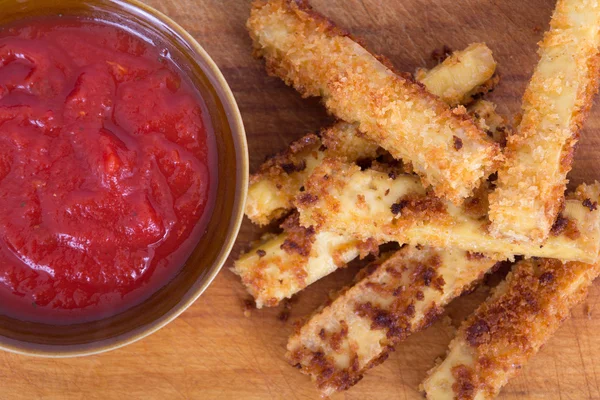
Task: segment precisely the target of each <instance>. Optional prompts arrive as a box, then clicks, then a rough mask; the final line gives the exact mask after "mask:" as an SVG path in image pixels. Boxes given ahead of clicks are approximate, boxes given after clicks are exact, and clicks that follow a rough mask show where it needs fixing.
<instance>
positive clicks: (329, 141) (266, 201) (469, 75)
mask: <svg viewBox="0 0 600 400" xmlns="http://www.w3.org/2000/svg"><path fill="white" fill-rule="evenodd" d="M461 59H462V60H464V61H463V62H461V61H460V60H461ZM451 60H452V62H445V63H443V64H441V65H440V66H439V67H437V68H436V69H434V70H432V71H431V73H432V75H428V73H427V72H423V73H422V77H421V79H427V81H426V84H425V86H426V88H427V89H428V90H429V91H430V92H431V93H433V94H435V95H438V96H440V97H441V98H442V99H443V100H444V101H447V102H450V101H453V98H461V97H462V98H463V101H470V99H471V95H470V94H469V93H473V92H479V93H482V92H484V91H487V90H491V85H494V84H495V82H497V80H495V79H490V80H488V81H486V82H484V83H483V87H475V88H473V85H477V84H478V83H479V82H481V81H482V80H483V79H485V77H486V76H487V75H488V73H485V71H488V70H492V72H493V69H494V68H495V65H496V63H495V61H494V59H493V57H492V56H491V50H489V49H488V48H487V47H486V46H485V45H484V44H475V45H471V46H469V47H467V48H466V49H464V50H462V51H457V52H455V53H454V54H453V55H452V56H451ZM478 71H484V72H478ZM476 72H478V73H476ZM491 81H493V82H491ZM469 90H470V92H469ZM465 91H466V92H467V93H465ZM444 93H445V94H446V95H445V96H444ZM478 103H482V106H480V107H478V108H477V110H476V111H478V112H479V114H480V115H481V116H479V117H476V118H474V120H475V123H476V124H477V125H478V126H479V127H480V128H481V129H482V130H484V131H486V133H488V135H489V133H490V131H487V130H486V129H493V131H494V135H493V136H491V137H492V138H493V139H494V140H496V137H497V136H498V135H497V134H496V130H495V129H494V125H493V123H494V122H495V121H498V119H500V120H502V117H500V116H498V115H497V114H495V106H494V105H493V104H492V103H489V102H483V101H479V102H477V103H476V104H475V105H474V106H476V105H477V104H478ZM483 104H485V107H484V106H483ZM472 107H473V106H472ZM472 107H470V108H472ZM469 113H470V114H471V115H473V113H474V112H472V111H469ZM486 121H487V124H486ZM482 124H483V125H482ZM499 130H500V128H498V131H499ZM320 135H321V142H319V138H318V137H317V135H314V134H307V135H305V136H304V137H303V138H301V139H299V140H297V141H295V142H293V143H292V144H290V146H289V148H288V149H286V150H284V151H283V152H281V153H279V154H277V155H275V156H273V157H271V158H269V159H268V160H267V161H266V162H265V163H263V165H261V167H260V168H259V170H258V171H257V172H256V173H255V174H253V175H252V176H251V177H250V187H249V192H248V201H247V206H246V215H247V216H248V217H249V218H250V220H251V221H252V222H254V223H256V224H259V225H266V224H268V223H269V222H270V221H272V220H275V219H277V218H280V217H282V216H284V215H285V214H287V213H288V212H290V211H291V210H292V209H293V197H294V196H295V195H296V193H297V192H298V190H299V189H300V188H301V187H302V185H303V184H304V180H305V179H306V178H307V177H308V175H309V173H310V172H311V171H312V169H313V168H314V166H315V165H316V164H318V163H319V162H320V160H321V159H322V158H323V157H324V156H325V153H324V152H326V154H327V156H330V157H338V158H343V159H346V160H348V161H360V160H369V159H373V158H375V157H377V156H378V155H379V153H381V152H383V150H382V149H381V148H380V147H379V146H378V145H377V144H376V143H374V142H373V141H372V140H370V139H368V138H367V137H366V136H365V134H363V133H362V132H360V131H359V130H358V124H349V123H347V122H343V121H338V122H336V123H335V124H333V125H332V126H330V127H328V128H325V129H323V130H322V131H321V133H320ZM501 136H502V135H501ZM498 137H500V136H498ZM502 137H503V136H502ZM453 140H454V148H455V149H456V143H460V144H461V146H462V139H460V138H458V137H453ZM319 143H322V146H319ZM323 146H324V147H323ZM390 157H391V156H390ZM407 167H408V165H407V164H403V167H402V168H403V169H404V170H405V171H406V172H408V169H409V168H407ZM410 172H412V167H411V168H410Z"/></svg>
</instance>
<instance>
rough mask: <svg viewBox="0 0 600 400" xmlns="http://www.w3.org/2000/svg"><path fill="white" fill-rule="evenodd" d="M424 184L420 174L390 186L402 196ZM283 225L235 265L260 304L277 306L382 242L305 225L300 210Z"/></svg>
mask: <svg viewBox="0 0 600 400" xmlns="http://www.w3.org/2000/svg"><path fill="white" fill-rule="evenodd" d="M422 187H423V186H422V185H421V183H420V181H419V179H418V178H417V177H416V176H408V178H407V179H406V180H405V184H404V185H397V186H396V187H395V188H394V189H391V190H390V195H391V196H396V197H402V196H405V195H408V194H410V193H413V192H415V191H418V190H423V189H422ZM283 228H284V233H282V234H280V235H277V236H275V237H273V238H269V239H268V240H266V241H264V243H262V244H259V245H258V246H254V247H253V248H252V250H250V251H249V252H247V253H246V254H244V255H242V256H241V257H240V258H239V259H238V260H236V261H235V263H234V266H233V269H232V271H233V272H234V273H235V274H237V275H239V276H240V277H241V279H242V283H243V284H244V286H245V287H246V289H247V290H248V292H249V293H250V294H251V295H252V297H254V300H255V303H256V307H257V308H261V307H263V306H267V307H273V306H276V305H277V304H279V302H280V301H281V300H283V299H285V298H289V297H292V296H293V295H294V294H296V293H297V292H299V291H300V290H302V289H304V288H305V287H307V286H308V285H310V284H311V283H313V282H315V281H317V280H318V279H321V278H323V277H325V276H327V275H329V274H330V273H332V272H333V271H335V270H336V269H338V268H340V267H343V266H345V265H346V264H347V263H348V262H350V261H352V260H353V259H355V258H356V257H358V256H359V255H362V256H363V257H364V256H366V255H368V254H369V253H370V252H372V253H376V252H377V250H378V244H377V243H375V242H374V241H373V240H370V239H366V240H364V241H361V240H360V239H355V238H354V237H353V236H352V235H345V234H343V233H342V234H339V233H333V232H326V231H319V232H315V230H314V229H312V228H302V227H301V226H300V224H299V223H298V214H292V216H290V217H289V218H288V219H287V220H286V222H285V223H284V224H283Z"/></svg>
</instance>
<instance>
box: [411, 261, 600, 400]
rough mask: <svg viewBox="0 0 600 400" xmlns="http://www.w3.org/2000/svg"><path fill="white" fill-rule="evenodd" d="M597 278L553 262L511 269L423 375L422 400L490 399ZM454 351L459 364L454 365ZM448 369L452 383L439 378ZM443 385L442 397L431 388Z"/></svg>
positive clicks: (589, 269)
mask: <svg viewBox="0 0 600 400" xmlns="http://www.w3.org/2000/svg"><path fill="white" fill-rule="evenodd" d="M599 273H600V265H599V264H595V265H589V264H584V263H580V262H569V263H565V264H563V263H562V262H560V261H558V260H552V259H531V260H524V261H521V262H519V263H518V264H516V265H515V267H514V268H513V271H512V272H511V273H510V274H509V276H508V277H507V278H506V281H505V282H503V283H502V284H500V285H499V286H498V287H497V288H496V290H495V291H494V292H493V294H492V295H491V296H490V298H489V299H488V300H486V302H484V303H483V304H482V305H481V306H480V307H479V308H478V309H477V310H476V311H475V312H474V313H473V314H472V315H471V316H470V317H469V318H467V320H466V321H465V322H464V323H463V324H462V325H461V327H460V329H459V331H458V333H457V336H456V338H455V339H454V340H453V341H452V343H451V344H450V350H449V355H448V358H447V359H446V360H445V361H443V362H442V364H440V365H439V366H436V367H435V368H434V369H432V370H431V371H430V372H429V373H428V378H427V379H426V380H425V381H424V383H423V384H422V388H423V390H424V391H425V393H426V396H427V398H437V397H438V396H442V397H444V396H447V397H448V398H456V399H464V400H467V399H473V398H475V397H476V396H478V395H483V396H482V397H483V398H485V399H491V398H493V397H495V396H496V395H497V394H498V392H499V391H500V389H501V388H502V386H504V385H505V384H506V382H508V380H509V379H510V378H511V377H513V376H514V375H516V374H517V372H518V371H519V370H520V369H521V368H522V367H523V366H524V365H525V364H526V363H527V362H528V361H529V359H531V357H533V356H534V355H535V354H536V353H537V352H538V351H539V349H540V348H541V347H542V346H543V345H544V344H545V343H546V342H547V341H548V340H549V339H550V338H551V337H552V335H553V334H554V333H555V332H556V330H557V329H558V328H559V326H560V324H561V322H562V321H564V320H565V319H567V318H568V317H569V313H570V310H571V309H572V308H573V307H574V306H575V305H577V304H579V303H580V302H581V301H582V300H583V299H584V298H585V296H586V295H587V289H588V287H589V286H590V285H591V284H592V282H593V280H594V279H595V278H596V277H597V276H598V274H599ZM460 348H462V349H461V350H459V349H460ZM463 349H464V350H463ZM459 351H460V353H461V354H462V356H461V357H460V358H458V357H457V360H460V361H458V362H456V363H453V361H454V358H453V355H454V354H458V352H459ZM453 352H454V353H453ZM444 363H452V364H450V365H444ZM447 367H451V368H450V371H451V375H452V376H451V377H448V376H444V375H446V374H447V372H446V371H447ZM442 374H443V375H442ZM442 381H443V382H444V384H443V391H444V392H443V394H442V393H440V392H439V391H438V390H439V389H441V386H440V385H436V382H442ZM430 390H431V391H434V390H435V391H436V397H431V396H430V393H429V391H430Z"/></svg>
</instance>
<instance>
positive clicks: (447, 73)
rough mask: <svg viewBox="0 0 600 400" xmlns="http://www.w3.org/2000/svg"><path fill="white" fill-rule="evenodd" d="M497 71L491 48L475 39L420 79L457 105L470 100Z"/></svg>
mask: <svg viewBox="0 0 600 400" xmlns="http://www.w3.org/2000/svg"><path fill="white" fill-rule="evenodd" d="M495 72H496V61H495V60H494V56H493V55H492V50H490V48H489V47H487V46H486V45H485V44H483V43H473V44H471V45H469V46H468V47H467V48H466V49H464V50H462V51H456V52H454V53H452V54H451V55H450V56H449V57H447V58H446V59H445V60H444V61H443V62H441V63H440V64H438V65H437V66H435V67H434V68H432V69H431V70H429V71H427V73H426V74H425V75H424V76H423V77H422V78H421V79H418V80H419V81H420V82H421V83H422V84H423V85H425V88H426V89H427V90H428V91H429V92H430V93H432V94H434V95H436V96H438V97H439V98H440V99H442V100H443V101H444V102H445V103H447V104H448V105H450V106H456V105H459V104H467V103H469V102H470V101H471V100H472V95H473V92H474V91H476V90H477V88H479V86H481V85H482V84H484V83H485V82H487V81H489V80H490V79H492V77H493V76H494V73H495Z"/></svg>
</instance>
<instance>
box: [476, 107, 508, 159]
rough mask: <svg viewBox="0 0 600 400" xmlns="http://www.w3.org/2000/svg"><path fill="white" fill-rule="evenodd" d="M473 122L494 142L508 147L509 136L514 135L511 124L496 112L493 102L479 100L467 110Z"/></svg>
mask: <svg viewBox="0 0 600 400" xmlns="http://www.w3.org/2000/svg"><path fill="white" fill-rule="evenodd" d="M467 110H468V111H469V114H471V115H472V116H473V120H474V121H475V123H476V124H477V126H478V127H479V129H481V130H482V131H484V132H485V133H486V134H487V135H488V136H489V137H490V138H492V139H493V140H494V142H496V143H498V144H499V145H500V146H501V147H503V148H504V147H506V141H507V138H508V136H510V135H511V134H512V128H511V127H510V124H509V123H508V121H507V120H506V118H504V117H503V116H502V115H500V114H498V113H497V112H496V105H495V104H494V103H492V102H491V101H487V100H477V101H475V102H474V103H473V104H471V105H469V107H468V108H467Z"/></svg>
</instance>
